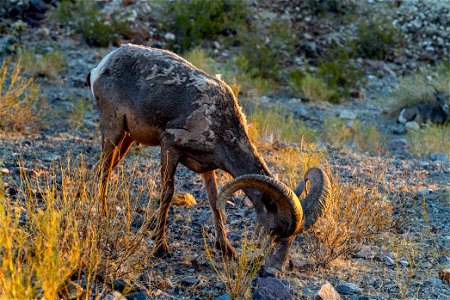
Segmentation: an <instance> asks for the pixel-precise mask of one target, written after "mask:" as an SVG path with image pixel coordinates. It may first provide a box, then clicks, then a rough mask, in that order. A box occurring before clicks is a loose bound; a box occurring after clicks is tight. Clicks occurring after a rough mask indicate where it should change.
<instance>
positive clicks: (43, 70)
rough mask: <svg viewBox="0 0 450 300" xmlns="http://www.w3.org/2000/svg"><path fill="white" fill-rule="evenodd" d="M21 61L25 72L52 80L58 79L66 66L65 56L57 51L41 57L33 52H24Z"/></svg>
mask: <svg viewBox="0 0 450 300" xmlns="http://www.w3.org/2000/svg"><path fill="white" fill-rule="evenodd" d="M20 60H21V62H22V65H23V69H24V70H25V72H27V73H29V74H30V75H31V76H33V77H38V76H44V77H47V78H49V79H52V80H57V79H58V76H59V74H61V72H62V70H63V68H64V66H65V65H66V60H65V58H64V56H63V55H62V54H61V53H59V52H57V51H52V52H47V53H45V54H42V55H41V54H36V53H34V52H33V51H31V50H24V51H22V53H21V54H20Z"/></svg>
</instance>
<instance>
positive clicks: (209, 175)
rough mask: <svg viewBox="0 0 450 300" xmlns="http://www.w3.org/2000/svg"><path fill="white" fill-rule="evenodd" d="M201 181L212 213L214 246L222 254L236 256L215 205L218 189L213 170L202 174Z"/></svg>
mask: <svg viewBox="0 0 450 300" xmlns="http://www.w3.org/2000/svg"><path fill="white" fill-rule="evenodd" d="M202 178H203V183H204V184H205V188H206V194H207V196H208V202H209V206H210V207H211V211H212V214H213V222H214V228H215V229H216V247H217V248H219V249H220V250H221V251H222V253H223V254H225V255H227V256H236V250H235V249H234V248H233V246H231V244H230V241H229V240H228V238H227V235H226V231H225V224H224V220H223V218H222V216H221V212H219V210H218V209H217V207H216V202H217V196H218V193H219V192H218V189H217V183H216V173H215V171H210V172H206V173H203V174H202Z"/></svg>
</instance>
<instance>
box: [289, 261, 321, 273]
mask: <svg viewBox="0 0 450 300" xmlns="http://www.w3.org/2000/svg"><path fill="white" fill-rule="evenodd" d="M289 269H290V270H294V271H298V272H304V271H312V270H314V269H315V265H314V264H313V263H312V262H310V261H306V260H302V259H295V258H293V259H291V260H289Z"/></svg>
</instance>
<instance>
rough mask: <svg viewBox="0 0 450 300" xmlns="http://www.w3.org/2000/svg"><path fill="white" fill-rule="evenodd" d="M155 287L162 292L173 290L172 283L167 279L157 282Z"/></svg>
mask: <svg viewBox="0 0 450 300" xmlns="http://www.w3.org/2000/svg"><path fill="white" fill-rule="evenodd" d="M156 287H157V288H159V289H162V290H171V289H173V288H174V285H173V283H172V281H170V279H169V278H167V279H161V280H158V282H157V283H156Z"/></svg>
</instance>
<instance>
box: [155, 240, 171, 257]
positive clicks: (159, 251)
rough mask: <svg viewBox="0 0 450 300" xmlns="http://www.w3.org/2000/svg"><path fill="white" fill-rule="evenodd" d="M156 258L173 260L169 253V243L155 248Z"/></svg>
mask: <svg viewBox="0 0 450 300" xmlns="http://www.w3.org/2000/svg"><path fill="white" fill-rule="evenodd" d="M154 256H155V257H157V258H171V257H172V254H170V252H169V246H168V245H167V243H160V244H159V245H157V246H156V248H155V253H154Z"/></svg>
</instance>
